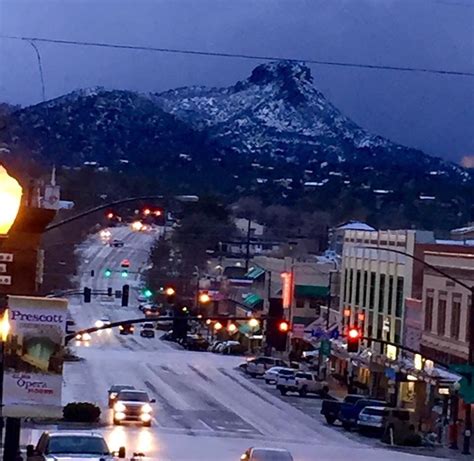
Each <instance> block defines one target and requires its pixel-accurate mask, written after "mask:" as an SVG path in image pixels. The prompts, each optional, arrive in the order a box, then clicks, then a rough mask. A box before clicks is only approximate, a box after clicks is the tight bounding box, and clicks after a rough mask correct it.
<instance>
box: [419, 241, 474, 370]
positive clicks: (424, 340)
mask: <svg viewBox="0 0 474 461" xmlns="http://www.w3.org/2000/svg"><path fill="white" fill-rule="evenodd" d="M459 243H460V244H459V245H436V246H435V247H434V246H431V247H430V249H429V250H425V251H424V260H425V261H426V263H428V264H430V265H432V266H434V267H436V268H438V269H440V270H442V271H443V272H445V273H446V274H448V275H450V276H452V277H454V278H456V279H458V280H460V281H462V282H464V283H465V284H466V285H468V286H471V285H474V247H473V246H467V245H462V244H461V242H459ZM470 303H471V293H470V292H469V291H468V290H467V289H465V288H463V287H461V286H460V285H458V284H457V283H455V282H454V281H452V280H450V279H449V278H447V277H444V276H443V275H441V274H439V273H438V272H436V271H434V270H433V269H431V268H429V267H425V270H424V277H423V322H422V329H423V331H422V337H421V352H422V354H424V355H427V356H429V357H431V358H434V359H436V360H439V361H441V362H445V363H466V361H467V360H468V342H469V335H470V334H471V332H470V331H469V306H470V305H471V304H470ZM472 334H474V332H472Z"/></svg>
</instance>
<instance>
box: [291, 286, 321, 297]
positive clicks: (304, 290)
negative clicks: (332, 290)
mask: <svg viewBox="0 0 474 461" xmlns="http://www.w3.org/2000/svg"><path fill="white" fill-rule="evenodd" d="M295 296H296V297H297V298H327V297H328V296H329V287H325V286H319V285H295Z"/></svg>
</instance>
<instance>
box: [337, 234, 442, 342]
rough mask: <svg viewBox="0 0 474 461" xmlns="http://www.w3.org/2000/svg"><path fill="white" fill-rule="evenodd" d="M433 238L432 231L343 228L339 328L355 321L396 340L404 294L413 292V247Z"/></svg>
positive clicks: (367, 330) (373, 333) (370, 331)
mask: <svg viewBox="0 0 474 461" xmlns="http://www.w3.org/2000/svg"><path fill="white" fill-rule="evenodd" d="M431 242H434V236H433V233H432V232H426V231H415V230H394V231H391V230H385V231H361V230H346V231H345V233H344V249H343V256H342V266H341V291H340V300H341V313H342V315H343V317H344V320H343V323H344V327H345V328H347V327H348V326H349V325H351V326H359V327H360V328H361V329H362V331H363V334H364V336H367V337H373V338H377V339H381V340H386V341H390V342H393V343H398V344H400V343H401V342H402V340H403V331H404V330H403V329H404V326H403V320H404V310H405V299H407V298H412V297H414V296H413V291H412V287H413V271H414V261H413V259H411V258H410V257H406V256H404V255H402V254H397V253H394V252H391V251H385V250H384V248H387V249H389V250H391V249H392V250H395V251H400V252H402V253H408V254H410V255H413V254H414V253H415V251H416V246H417V245H419V244H426V243H431Z"/></svg>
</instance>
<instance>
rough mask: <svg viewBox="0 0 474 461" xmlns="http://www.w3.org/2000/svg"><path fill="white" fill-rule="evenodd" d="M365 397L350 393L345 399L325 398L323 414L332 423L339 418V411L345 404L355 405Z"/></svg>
mask: <svg viewBox="0 0 474 461" xmlns="http://www.w3.org/2000/svg"><path fill="white" fill-rule="evenodd" d="M363 398H364V396H363V395H357V394H348V395H346V396H345V397H344V400H338V399H325V400H323V403H322V405H321V414H322V415H323V416H324V417H325V418H326V422H327V423H328V424H331V425H332V424H334V423H335V422H336V421H337V420H338V419H339V413H340V412H341V408H342V406H343V405H344V404H348V405H353V404H355V403H356V402H358V401H359V400H361V399H363Z"/></svg>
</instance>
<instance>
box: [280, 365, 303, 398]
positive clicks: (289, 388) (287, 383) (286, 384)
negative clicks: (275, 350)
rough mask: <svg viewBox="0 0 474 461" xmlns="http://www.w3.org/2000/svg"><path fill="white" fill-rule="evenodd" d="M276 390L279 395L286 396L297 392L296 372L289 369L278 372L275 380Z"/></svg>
mask: <svg viewBox="0 0 474 461" xmlns="http://www.w3.org/2000/svg"><path fill="white" fill-rule="evenodd" d="M276 388H277V389H278V390H279V391H280V394H281V395H286V394H287V392H298V386H297V385H296V370H292V369H291V368H284V369H283V370H280V371H279V372H278V375H277V379H276Z"/></svg>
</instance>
